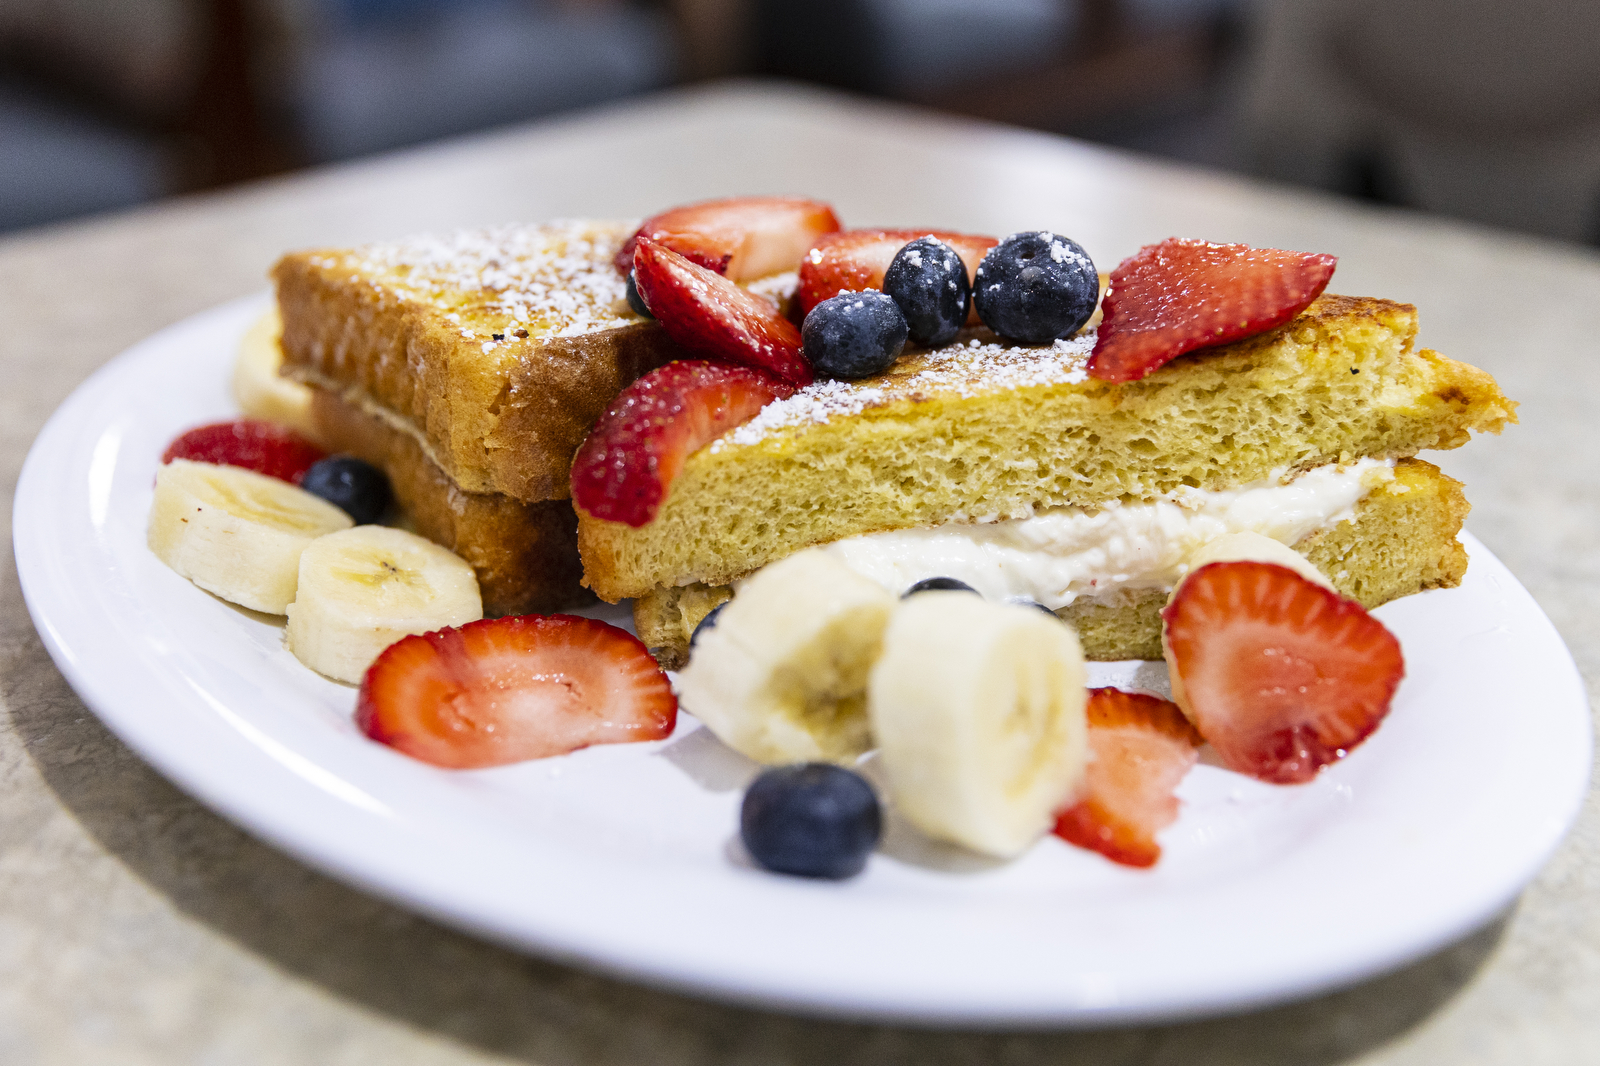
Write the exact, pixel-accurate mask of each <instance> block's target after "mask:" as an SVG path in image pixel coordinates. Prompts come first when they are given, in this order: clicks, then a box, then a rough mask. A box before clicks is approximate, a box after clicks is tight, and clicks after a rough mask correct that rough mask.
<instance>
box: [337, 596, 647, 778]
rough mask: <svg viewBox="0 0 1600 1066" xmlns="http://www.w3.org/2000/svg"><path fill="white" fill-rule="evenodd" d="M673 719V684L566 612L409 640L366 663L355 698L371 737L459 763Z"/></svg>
mask: <svg viewBox="0 0 1600 1066" xmlns="http://www.w3.org/2000/svg"><path fill="white" fill-rule="evenodd" d="M677 716H678V701H677V698H676V697H674V696H673V694H672V685H671V683H670V682H669V681H668V680H667V675H666V674H664V673H662V672H661V669H660V667H658V666H657V665H656V662H655V660H654V659H652V658H651V657H650V652H649V651H648V650H647V649H646V648H645V646H644V645H643V644H641V643H639V641H638V640H637V639H636V638H635V637H633V636H632V635H630V634H629V633H628V632H626V631H625V630H622V629H618V628H617V627H616V626H612V625H607V624H606V623H604V622H600V621H596V620H595V619H592V618H578V617H575V616H573V615H565V614H553V615H536V614H532V615H518V616H512V617H506V618H494V619H485V620H483V621H481V622H469V623H467V624H466V625H464V626H461V627H459V628H451V629H441V630H437V631H436V632H433V633H424V634H422V635H421V636H411V637H406V638H404V639H403V640H400V641H397V642H396V643H394V644H391V645H390V646H389V647H388V648H387V649H386V650H385V651H384V653H383V654H382V655H380V656H378V659H377V661H376V662H374V663H373V664H372V666H371V668H370V669H368V670H367V673H366V677H365V678H363V679H362V682H361V693H360V696H359V697H358V699H357V704H356V724H357V725H358V726H359V727H360V728H361V731H362V732H364V733H365V734H366V735H367V736H369V737H371V738H372V739H373V740H376V741H378V742H380V743H383V744H387V745H389V746H390V747H392V748H394V749H395V750H397V751H402V752H404V753H405V754H407V755H410V756H412V757H413V758H417V759H421V760H422V761H423V762H426V763H432V764H433V765H435V766H443V767H448V768H451V769H461V770H465V769H474V768H478V767H484V766H500V765H503V764H505V763H512V762H521V761H522V760H524V759H542V758H545V757H547V756H550V755H564V754H566V753H567V752H570V751H577V750H578V749H579V748H586V747H588V746H589V745H591V744H617V743H624V742H628V741H635V740H660V739H662V738H664V737H666V736H669V735H670V734H671V733H672V729H673V726H674V725H675V724H676V722H677Z"/></svg>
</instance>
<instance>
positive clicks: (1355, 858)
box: [14, 298, 1590, 1025]
mask: <svg viewBox="0 0 1600 1066" xmlns="http://www.w3.org/2000/svg"><path fill="white" fill-rule="evenodd" d="M263 306H264V299H262V298H257V299H252V300H247V301H240V302H237V303H234V304H229V305H227V306H224V307H221V308H217V309H216V310H213V311H210V312H207V313H205V314H203V315H199V316H197V317H195V318H193V319H190V320H188V321H186V322H183V323H181V324H179V325H177V326H174V327H172V328H171V329H168V330H165V331H164V332H162V333H159V334H157V335H156V336H154V337H151V338H150V339H149V340H147V341H145V342H144V343H142V344H139V345H137V346H136V347H134V348H133V349H131V350H130V351H128V352H127V353H125V354H124V355H122V356H121V357H119V358H117V359H115V360H113V361H112V362H111V363H110V364H109V365H107V366H106V367H105V368H104V369H102V370H101V371H100V372H98V373H97V374H95V375H94V376H93V377H92V378H90V379H89V380H88V381H87V382H85V383H84V385H83V386H82V387H81V388H79V389H78V391H77V392H76V393H74V394H73V396H72V397H71V398H70V399H69V400H68V401H67V402H66V403H65V404H63V405H62V407H61V409H60V410H59V411H57V412H56V414H55V416H54V417H53V418H52V419H51V420H50V422H49V424H48V425H47V426H46V427H45V429H44V431H43V432H42V433H41V434H40V435H39V439H38V441H37V442H36V443H35V445H34V447H33V450H32V452H31V454H30V455H29V456H28V461H27V464H26V466H25V468H24V470H23V473H22V479H21V483H20V485H19V487H18V490H17V498H16V508H15V531H14V533H15V543H16V554H17V564H18V569H19V570H20V572H21V576H22V586H23V590H24V592H25V594H26V597H27V601H28V606H29V608H30V610H31V611H32V613H33V618H34V621H35V623H36V624H37V626H38V628H39V632H40V633H41V634H42V636H43V638H44V640H45V643H46V645H47V646H48V647H49V649H50V653H51V655H53V656H54V658H55V661H56V663H57V665H58V666H59V667H60V668H61V670H62V672H63V673H64V674H65V675H66V677H67V679H68V680H69V681H70V682H71V683H72V685H73V687H74V688H75V689H76V690H77V691H78V693H79V694H80V695H81V696H82V697H83V699H84V702H85V703H87V704H88V705H89V707H90V708H92V709H93V710H94V712H95V713H96V714H98V715H99V716H100V717H101V718H102V719H103V720H104V721H105V722H106V724H107V725H108V726H110V728H111V729H112V730H114V731H115V732H116V734H117V735H118V736H120V737H121V738H122V739H123V740H124V741H126V742H127V743H128V744H129V745H130V746H132V747H133V748H134V749H135V750H136V751H138V752H139V753H140V754H141V755H142V756H143V757H144V758H146V759H147V760H149V761H150V762H151V763H152V764H153V765H154V766H156V767H157V768H158V769H159V770H160V771H161V772H162V773H164V774H166V775H167V776H168V777H170V778H171V779H172V780H173V781H175V782H177V783H178V784H179V785H180V786H182V787H183V788H185V789H187V790H188V791H189V792H190V793H191V794H193V795H194V796H196V797H198V798H199V799H200V800H202V801H203V802H205V803H207V804H208V805H210V806H211V807H212V808H214V809H215V810H217V811H219V812H220V813H222V814H223V815H224V816H226V817H228V818H230V819H232V820H234V821H236V822H238V823H239V824H241V825H243V826H245V827H247V828H249V829H250V830H252V831H253V832H255V833H257V834H259V835H260V836H262V837H264V838H266V839H267V840H269V841H272V842H273V843H275V844H277V845H278V846H280V847H282V848H283V849H284V850H286V851H288V852H290V853H292V854H294V855H296V856H298V857H300V858H301V859H303V860H305V861H306V862H308V863H311V864H312V865H315V866H317V867H320V868H322V869H324V870H326V871H328V872H330V873H332V874H334V875H336V876H338V877H340V878H343V879H344V880H346V881H349V882H352V883H354V884H356V885H359V886H361V887H363V888H365V889H368V890H370V891H372V892H375V893H378V894H380V895H383V896H387V897H389V898H391V899H393V900H396V901H398V902H400V903H402V904H404V905H406V906H409V907H413V908H415V909H417V910H420V911H423V912H426V913H428V914H430V915H433V916H435V917H437V918H439V919H441V920H443V921H446V922H449V923H451V924H453V925H457V926H461V927H464V928H467V929H470V930H473V931H475V932H477V933H480V934H482V935H483V936H485V937H489V938H491V939H494V940H497V941H500V942H503V943H506V944H509V945H514V946H517V947H520V948H524V949H527V950H529V951H534V952H538V953H540V954H544V955H549V956H553V957H556V958H560V959H565V960H570V961H574V962H578V963H581V964H584V965H589V966H595V967H599V968H602V969H604V970H608V971H611V972H614V973H617V974H621V975H624V976H627V977H632V978H637V979H640V980H644V981H649V982H652V983H657V984H663V985H670V986H675V987H679V988H682V989H687V990H690V991H694V992H698V993H702V994H707V995H712V996H717V997H725V998H731V999H738V1000H745V1001H751V1002H757V1003H762V1004H767V1005H772V1006H777V1007H781V1008H787V1009H791V1010H800V1011H806V1012H817V1013H825V1014H835V1015H847V1016H862V1017H876V1018H888V1019H901V1020H913V1021H917V1022H923V1023H933V1024H945V1025H953V1024H988V1025H1089V1024H1106V1023H1110V1022H1113V1021H1129V1020H1138V1019H1156V1018H1173V1017H1178V1016H1184V1015H1193V1014H1201V1013H1207V1012H1215V1011H1222V1010H1230V1009H1238V1008H1243V1007H1246V1006H1250V1005H1255V1004H1261V1003H1265V1002H1270V1001H1274V1000H1281V999H1287V998H1290V997H1295V996H1301V995H1305V994H1308V993H1312V992H1315V991H1318V990H1321V989H1325V988H1329V987H1331V986H1335V985H1339V984H1342V983H1347V982H1350V981H1354V980H1357V979H1359V978H1362V977H1365V976H1367V975H1369V974H1373V973H1375V972H1378V971H1381V970H1384V969H1386V968H1390V967H1394V966H1397V965H1399V964H1401V963H1404V962H1406V961H1408V960H1411V959H1414V958H1416V957H1418V956H1421V955H1423V954H1425V953H1427V952H1430V951H1432V950H1434V949H1436V948H1438V947H1440V946H1442V945H1444V944H1446V943H1448V942H1450V941H1452V940H1453V939H1455V938H1458V937H1460V936H1462V935H1464V934H1466V933H1467V932H1469V931H1471V930H1472V929H1473V928H1475V927H1476V926H1478V925H1479V924H1481V923H1482V922H1484V921H1486V920H1487V919H1489V918H1490V917H1492V916H1493V915H1494V914H1495V913H1496V912H1497V911H1498V910H1499V909H1500V908H1502V907H1504V906H1505V905H1506V904H1507V903H1509V902H1510V900H1511V899H1512V898H1513V896H1514V895H1515V894H1516V893H1517V892H1518V891H1519V890H1520V889H1521V888H1522V886H1523V885H1524V884H1526V883H1527V881H1528V880H1529V879H1530V878H1531V877H1533V875H1534V874H1535V872H1536V871H1537V870H1538V869H1539V867H1540V865H1541V864H1542V863H1543V862H1544V860H1545V859H1546V857H1547V856H1548V855H1549V854H1550V852H1551V850H1552V849H1553V848H1554V847H1555V845H1556V843H1557V842H1558V840H1559V839H1560V837H1561V835H1562V833H1563V832H1564V831H1565V830H1566V828H1567V826H1568V825H1569V824H1570V822H1571V820H1572V818H1573V817H1574V816H1575V815H1576V812H1577V810H1578V805H1579V803H1580V801H1581V799H1582V796H1583V794H1584V791H1585V788H1586V786H1587V781H1588V773H1589V758H1590V728H1589V716H1588V709H1587V701H1586V699H1585V695H1584V691H1583V688H1582V685H1581V683H1580V680H1579V677H1578V674H1577V671H1576V669H1575V667H1574V666H1573V663H1572V660H1571V658H1570V656H1569V655H1568V653H1567V651H1566V649H1565V647H1564V646H1563V645H1562V643H1561V640H1560V638H1559V637H1558V636H1557V635H1556V632H1555V630H1554V628H1553V627H1552V626H1551V625H1550V622H1549V621H1548V620H1547V619H1546V618H1545V616H1544V615H1543V613H1542V612H1541V611H1540V610H1539V608H1538V607H1537V606H1536V605H1535V604H1534V602H1533V600H1532V599H1531V598H1530V597H1529V596H1528V594H1527V592H1526V591H1524V590H1523V588H1522V587H1521V586H1520V585H1519V584H1518V583H1517V581H1516V580H1515V579H1514V578H1513V577H1512V576H1511V575H1510V573H1508V572H1507V571H1506V569H1505V568H1504V567H1503V566H1502V565H1501V564H1500V562H1499V561H1498V560H1496V559H1495V558H1494V557H1493V556H1492V555H1490V554H1489V552H1488V551H1486V550H1485V549H1484V548H1483V547H1482V546H1481V545H1480V544H1478V543H1477V541H1475V540H1473V539H1472V538H1470V537H1468V538H1467V545H1468V548H1469V549H1470V550H1471V552H1472V556H1473V562H1472V567H1471V569H1470V571H1469V572H1468V575H1467V579H1466V582H1465V584H1464V585H1463V586H1462V587H1461V588H1459V589H1454V590H1450V591H1438V592H1430V593H1426V594H1424V595H1420V596H1414V597H1411V598H1408V599H1405V600H1401V601H1399V602H1396V603H1393V604H1390V605H1388V606H1386V607H1384V608H1382V609H1381V610H1380V611H1379V612H1378V614H1379V616H1380V617H1382V619H1383V620H1384V622H1385V623H1386V624H1387V625H1388V626H1389V627H1390V628H1392V629H1393V630H1394V631H1395V632H1396V633H1397V634H1398V635H1399V637H1400V639H1401V642H1402V644H1403V646H1404V649H1405V654H1406V660H1407V666H1408V674H1407V677H1406V680H1405V682H1404V684H1403V685H1402V686H1401V689H1400V692H1399V695H1398V697H1397V699H1396V702H1395V705H1394V710H1393V712H1392V713H1391V715H1390V717H1389V719H1388V721H1387V722H1385V724H1384V725H1383V727H1382V728H1381V729H1380V730H1379V731H1378V732H1377V734H1376V735H1375V736H1374V737H1373V738H1372V739H1371V740H1370V741H1368V742H1367V743H1366V744H1365V745H1364V746H1362V747H1361V748H1359V749H1358V750H1357V751H1356V752H1355V753H1354V754H1353V755H1351V756H1350V757H1349V758H1348V759H1346V760H1345V761H1344V762H1343V763H1341V764H1339V765H1337V766H1335V767H1333V768H1331V769H1329V770H1328V771H1326V772H1325V773H1323V774H1322V775H1321V776H1320V777H1319V778H1318V779H1317V780H1316V781H1315V782H1313V783H1312V784H1309V785H1305V786H1300V787H1293V788H1285V787H1274V786H1269V785H1263V784H1259V783H1257V782H1254V781H1252V780H1249V779H1246V778H1243V777H1240V776H1238V775H1235V774H1231V773H1229V772H1227V771H1225V770H1221V769H1218V768H1215V767H1212V766H1208V765H1204V764H1202V765H1201V766H1199V767H1197V768H1196V769H1195V770H1194V772H1193V773H1191V774H1190V776H1189V778H1188V779H1187V780H1186V781H1185V782H1184V784H1183V787H1182V790H1181V793H1180V794H1181V795H1182V797H1183V798H1184V800H1185V801H1186V806H1185V808H1184V812H1183V814H1182V817H1181V818H1180V819H1179V821H1178V822H1177V824H1176V825H1175V826H1173V827H1172V828H1171V829H1170V830H1169V831H1168V832H1167V833H1166V834H1165V835H1164V838H1163V842H1164V847H1165V855H1164V857H1163V859H1162V861H1161V863H1160V864H1159V865H1158V866H1157V867H1156V868H1155V869H1154V870H1151V871H1136V870H1129V869H1125V868H1121V867H1117V866H1114V865H1112V864H1110V863H1108V862H1106V861H1104V860H1102V859H1101V858H1099V857H1098V856H1096V855H1093V854H1090V853H1088V852H1083V851H1078V850H1076V849H1073V848H1071V847H1068V846H1067V845H1065V844H1063V843H1061V842H1060V841H1058V840H1055V839H1054V838H1047V839H1046V840H1044V841H1043V842H1041V843H1040V844H1039V845H1038V846H1036V847H1035V848H1034V849H1033V850H1032V851H1031V852H1029V853H1028V854H1027V855H1026V856H1025V857H1024V858H1022V859H1020V860H1018V861H1016V862H1013V863H1010V864H1004V865H1000V864H991V863H987V862H984V861H981V860H978V859H975V858H971V857H968V856H965V855H962V854H959V853H956V852H955V851H953V850H945V849H942V848H939V847H936V846H933V845H929V844H927V843H925V842H922V841H920V840H919V838H917V837H916V836H915V834H912V833H908V832H905V831H903V830H902V829H900V828H899V827H898V826H893V825H892V826H891V831H890V832H889V834H888V837H887V839H886V842H885V844H884V846H883V847H882V849H881V850H880V852H879V853H878V854H876V855H875V856H874V857H873V858H872V860H871V863H870V865H869V866H868V869H867V872H866V873H865V874H864V875H863V876H861V877H859V878H857V879H855V880H853V881H850V882H848V883H844V884H832V883H821V884H819V883H810V882H805V881H800V880H794V879H789V878H784V877H778V876H773V875H769V874H765V873H762V872H760V871H757V870H755V869H752V868H751V867H750V866H749V864H748V862H747V861H746V860H745V859H743V857H742V854H741V852H740V849H739V847H738V845H737V844H736V843H735V825H736V812H737V808H738V804H739V800H740V796H741V791H742V786H743V785H744V783H745V782H746V781H747V780H748V779H749V777H750V775H751V773H752V769H753V767H752V764H750V763H748V762H747V761H745V760H744V759H743V758H742V757H740V756H737V755H734V754H733V753H731V752H730V751H728V750H727V749H726V748H724V747H723V746H722V745H721V744H720V743H719V742H717V741H716V740H715V739H713V738H712V737H710V735H709V734H708V733H706V732H705V731H703V730H702V729H700V728H699V727H698V725H696V723H694V721H693V720H692V719H689V718H687V717H686V718H685V719H684V720H683V721H682V724H681V725H680V727H679V729H678V730H677V732H676V734H675V735H674V736H673V737H672V738H670V739H668V740H666V741H662V742H657V743H651V744H638V745H624V746H611V747H600V748H593V749H589V750H587V751H582V752H578V753H575V754H573V755H569V756H565V757H562V758H556V759H549V760H545V761H542V762H533V763H525V764H522V765H518V766H511V767H504V768H500V769H495V770H484V771H473V772H449V771H442V770H437V769H434V768H433V767H430V766H426V765H424V764H422V763H419V762H414V761H412V760H410V759H408V758H406V757H405V756H402V755H398V754H396V753H395V752H392V751H390V750H388V749H386V748H383V747H381V746H379V745H377V744H373V743H371V742H369V741H367V740H366V739H365V738H364V737H362V736H361V734H360V733H358V732H357V731H356V729H355V727H354V726H353V725H352V723H351V712H352V709H353V706H354V702H355V693H354V690H353V689H351V688H348V687H345V686H341V685H337V684H334V683H332V682H328V681H325V680H323V679H321V678H319V677H318V676H316V675H314V674H313V673H311V672H310V671H308V670H306V669H304V668H303V667H301V666H300V665H299V663H297V662H296V661H295V660H294V659H293V658H292V657H291V656H290V655H289V654H288V653H287V652H285V651H284V650H283V648H282V646H281V643H280V641H281V627H280V625H279V624H278V623H277V622H276V621H275V620H273V619H269V618H267V617H265V616H261V615H254V614H250V613H248V612H245V611H241V610H239V609H236V608H234V607H231V606H229V605H227V604H226V603H223V602H222V601H220V600H217V599H215V598H213V597H211V596H209V595H207V594H206V593H204V592H201V591H200V590H199V589H197V588H195V587H194V586H193V585H191V584H189V582H187V581H185V580H184V579H182V578H180V577H178V576H177V575H176V574H174V573H172V572H171V571H170V570H168V569H167V568H166V567H165V566H163V565H162V564H161V563H160V562H158V561H157V560H156V558H155V557H154V556H153V555H151V554H150V552H149V551H148V550H147V549H146V548H145V516H146V512H147V510H148V508H149V502H150V495H151V486H152V481H153V478H154V473H155V469H156V465H157V462H158V457H159V456H160V454H161V452H162V450H163V448H164V447H165V446H166V444H167V443H168V441H169V440H170V439H171V438H172V437H174V436H175V435H176V434H178V433H179V432H181V431H182V430H184V429H186V428H188V427H190V426H193V425H196V424H199V423H202V422H206V421H209V420H213V419H218V418H224V417H228V416H230V415H232V414H234V413H235V412H234V409H233V405H232V402H231V401H230V399H229V397H228V393H227V387H226V382H227V379H228V376H229V370H230V366H231V362H232V359H233V355H234V351H235V346H236V344H237V341H238V338H239V337H240V335H241V334H242V332H243V330H244V328H245V326H246V325H247V324H248V323H249V322H251V321H252V320H253V319H254V317H255V316H256V315H257V314H259V313H260V311H261V310H262V308H263ZM1489 446H1492V445H1489ZM600 613H601V614H602V616H605V612H604V611H602V612H600ZM610 617H612V618H613V619H616V620H620V618H621V614H620V613H619V612H617V611H616V610H615V609H611V613H610ZM1136 673H1137V674H1139V676H1140V679H1141V680H1142V681H1143V682H1144V683H1145V684H1147V685H1148V684H1149V683H1151V681H1152V680H1154V681H1155V682H1157V683H1160V682H1162V681H1164V670H1163V669H1162V668H1161V667H1159V666H1136V665H1135V664H1121V665H1113V666H1111V667H1109V668H1105V669H1102V670H1101V671H1100V680H1101V681H1102V683H1104V682H1107V681H1115V680H1117V679H1119V678H1120V679H1123V680H1131V679H1132V677H1133V675H1134V674H1136Z"/></svg>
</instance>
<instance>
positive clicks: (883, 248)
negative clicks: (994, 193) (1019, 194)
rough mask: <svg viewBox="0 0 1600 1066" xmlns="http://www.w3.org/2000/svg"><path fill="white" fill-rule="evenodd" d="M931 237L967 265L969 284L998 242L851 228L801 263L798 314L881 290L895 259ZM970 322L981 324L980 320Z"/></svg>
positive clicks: (828, 238) (931, 232)
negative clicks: (843, 296) (845, 294)
mask: <svg viewBox="0 0 1600 1066" xmlns="http://www.w3.org/2000/svg"><path fill="white" fill-rule="evenodd" d="M928 236H933V237H937V238H939V239H940V240H941V241H944V242H945V243H946V244H948V245H949V246H950V247H952V248H954V249H955V250H956V254H957V255H959V256H960V257H961V261H962V262H963V263H964V264H966V267H967V280H968V281H971V280H972V275H973V274H974V273H975V272H976V271H977V269H978V264H979V263H980V262H982V260H983V255H984V253H985V252H987V251H988V250H989V249H990V248H993V247H994V246H995V245H997V244H999V243H1000V242H999V241H997V240H995V239H994V238H993V237H973V236H969V235H967V234H965V233H946V232H944V231H943V230H928V229H852V230H845V231H844V232H843V233H833V234H829V235H828V236H826V237H823V238H822V239H821V240H819V241H817V243H816V245H815V246H814V247H813V248H812V249H811V250H810V251H809V252H807V253H806V257H805V259H804V260H802V261H801V263H800V310H801V311H802V312H804V313H806V314H810V312H811V309H812V308H813V307H815V306H817V305H818V304H819V303H821V302H822V301H823V300H829V299H832V298H833V297H835V296H837V295H839V294H840V293H841V292H860V291H862V290H863V289H881V288H883V274H884V271H886V270H888V269H889V264H890V263H892V262H894V257H895V254H896V253H898V252H899V251H900V249H902V248H904V247H905V246H906V245H907V244H908V243H909V242H911V241H914V240H916V239H917V238H918V237H928ZM974 315H976V312H974ZM968 321H969V322H977V318H976V317H972V318H969V319H968Z"/></svg>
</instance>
